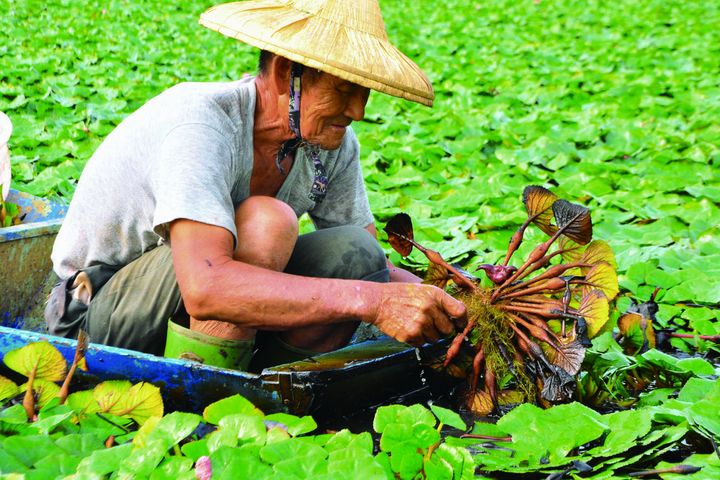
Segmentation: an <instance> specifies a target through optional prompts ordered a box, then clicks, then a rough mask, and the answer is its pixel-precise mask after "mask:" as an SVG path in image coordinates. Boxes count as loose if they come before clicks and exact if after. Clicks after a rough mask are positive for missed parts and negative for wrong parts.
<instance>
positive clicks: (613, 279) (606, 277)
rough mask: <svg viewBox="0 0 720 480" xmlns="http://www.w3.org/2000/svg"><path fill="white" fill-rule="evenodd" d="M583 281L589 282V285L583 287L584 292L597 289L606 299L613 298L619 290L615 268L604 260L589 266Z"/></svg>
mask: <svg viewBox="0 0 720 480" xmlns="http://www.w3.org/2000/svg"><path fill="white" fill-rule="evenodd" d="M585 281H586V282H587V283H589V285H585V286H584V287H583V290H584V292H585V293H590V290H593V289H599V290H600V291H602V292H603V293H604V294H605V296H606V297H607V299H608V301H610V300H612V299H613V298H615V297H616V296H617V294H618V292H620V287H619V286H618V279H617V274H616V273H615V269H614V268H613V267H612V266H611V265H610V264H609V263H606V262H600V263H598V264H596V265H594V266H593V267H592V268H590V270H588V271H587V273H586V274H585Z"/></svg>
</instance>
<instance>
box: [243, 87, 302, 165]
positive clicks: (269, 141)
mask: <svg viewBox="0 0 720 480" xmlns="http://www.w3.org/2000/svg"><path fill="white" fill-rule="evenodd" d="M255 91H256V96H255V98H256V100H255V122H254V123H255V126H254V127H253V145H254V149H255V153H256V155H260V156H261V157H262V158H272V159H273V160H274V158H275V156H277V152H278V151H279V150H280V147H281V146H282V144H283V143H285V142H286V141H287V140H290V139H291V138H293V137H294V136H295V135H294V134H293V133H292V131H291V130H290V127H289V125H288V111H287V107H285V109H284V110H283V109H282V108H281V107H280V105H279V103H284V102H282V101H280V102H279V101H278V98H280V99H283V98H284V97H287V96H288V94H287V93H284V95H283V94H278V92H275V91H273V85H272V84H271V82H268V81H267V80H266V79H264V78H263V77H262V76H258V77H257V78H256V79H255Z"/></svg>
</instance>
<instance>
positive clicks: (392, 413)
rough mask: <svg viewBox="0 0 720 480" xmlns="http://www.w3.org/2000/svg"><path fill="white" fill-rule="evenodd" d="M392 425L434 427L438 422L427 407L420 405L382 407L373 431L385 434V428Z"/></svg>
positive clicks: (378, 412)
mask: <svg viewBox="0 0 720 480" xmlns="http://www.w3.org/2000/svg"><path fill="white" fill-rule="evenodd" d="M391 423H403V424H407V425H415V424H416V423H422V424H425V425H429V426H431V427H434V426H435V424H436V423H437V421H436V420H435V416H434V415H433V414H432V413H431V412H430V411H429V410H428V409H427V408H425V407H423V406H422V405H419V404H415V405H411V406H409V407H406V406H404V405H387V406H384V407H380V408H378V409H377V411H376V412H375V418H374V419H373V429H375V431H376V432H377V433H383V431H384V429H385V427H386V426H387V425H388V424H391Z"/></svg>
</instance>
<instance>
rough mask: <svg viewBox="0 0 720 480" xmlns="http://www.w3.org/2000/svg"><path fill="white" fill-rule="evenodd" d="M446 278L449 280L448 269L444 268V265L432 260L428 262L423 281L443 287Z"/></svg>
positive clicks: (446, 281)
mask: <svg viewBox="0 0 720 480" xmlns="http://www.w3.org/2000/svg"><path fill="white" fill-rule="evenodd" d="M448 280H450V275H449V274H448V269H447V268H445V266H443V265H439V264H437V263H433V262H430V263H429V264H428V268H427V271H426V272H425V279H424V280H423V283H425V284H427V285H434V286H436V287H438V288H443V289H444V288H445V286H446V285H447V283H448Z"/></svg>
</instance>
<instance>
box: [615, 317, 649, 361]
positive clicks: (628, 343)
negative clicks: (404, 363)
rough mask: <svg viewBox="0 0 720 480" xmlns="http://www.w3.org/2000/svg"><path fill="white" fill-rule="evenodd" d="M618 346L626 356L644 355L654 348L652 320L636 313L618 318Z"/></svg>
mask: <svg viewBox="0 0 720 480" xmlns="http://www.w3.org/2000/svg"><path fill="white" fill-rule="evenodd" d="M617 325H618V329H619V330H620V335H622V340H621V342H620V344H621V345H622V346H623V349H624V350H625V352H626V353H627V354H631V355H634V354H636V353H645V352H646V351H648V350H649V349H651V348H655V329H654V328H653V324H652V320H651V319H649V318H647V317H645V316H644V315H642V314H640V313H637V312H628V313H625V314H623V315H621V316H620V318H618V323H617Z"/></svg>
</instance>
